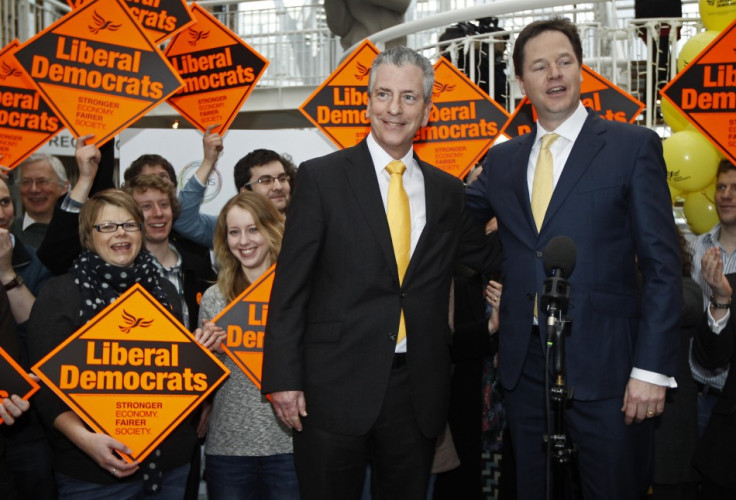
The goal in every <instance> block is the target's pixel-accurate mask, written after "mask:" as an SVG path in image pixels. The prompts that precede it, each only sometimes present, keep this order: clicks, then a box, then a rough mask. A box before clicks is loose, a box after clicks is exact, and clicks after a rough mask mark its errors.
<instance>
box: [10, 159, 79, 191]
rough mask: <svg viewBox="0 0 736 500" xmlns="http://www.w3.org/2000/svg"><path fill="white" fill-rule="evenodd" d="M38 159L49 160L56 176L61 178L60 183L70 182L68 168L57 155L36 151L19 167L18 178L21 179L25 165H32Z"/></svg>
mask: <svg viewBox="0 0 736 500" xmlns="http://www.w3.org/2000/svg"><path fill="white" fill-rule="evenodd" d="M37 161H47V162H48V163H49V165H51V168H52V169H53V171H54V173H55V174H56V177H57V178H58V179H59V184H61V185H64V184H65V183H67V182H69V179H68V178H67V176H66V169H65V168H64V164H63V163H61V160H60V159H58V158H57V157H56V156H54V155H50V154H47V153H34V154H32V155H31V156H29V157H28V158H26V159H25V160H23V163H21V164H20V165H19V166H18V169H17V170H18V179H20V176H21V175H22V173H23V166H24V165H30V164H31V163H36V162H37Z"/></svg>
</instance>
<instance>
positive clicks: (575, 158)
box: [542, 111, 605, 230]
mask: <svg viewBox="0 0 736 500" xmlns="http://www.w3.org/2000/svg"><path fill="white" fill-rule="evenodd" d="M604 132H605V127H604V126H603V119H602V118H600V117H599V116H597V115H596V114H595V113H594V112H592V111H588V118H587V119H586V120H585V124H584V125H583V128H582V130H581V131H580V134H579V135H578V137H577V139H576V140H575V144H574V145H573V147H572V151H570V156H569V157H568V159H567V163H565V168H564V169H563V170H562V175H560V179H559V180H558V181H557V186H555V190H554V192H553V193H552V199H551V200H550V202H549V207H548V208H547V213H546V214H545V216H544V222H545V223H546V222H547V221H548V220H550V219H551V217H554V214H555V212H556V211H557V210H559V209H560V207H561V206H562V204H563V203H564V202H565V200H566V199H567V197H568V196H569V195H570V192H571V191H572V189H573V187H575V184H577V182H578V181H579V180H580V177H581V176H582V175H583V174H584V173H585V171H586V170H587V169H588V167H589V166H590V165H591V163H592V162H593V158H595V156H596V154H598V151H600V149H601V148H602V147H603V145H604V144H605V141H604V140H603V138H602V136H601V134H603V133H604ZM542 230H544V224H542Z"/></svg>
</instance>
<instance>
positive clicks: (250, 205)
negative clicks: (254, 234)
mask: <svg viewBox="0 0 736 500" xmlns="http://www.w3.org/2000/svg"><path fill="white" fill-rule="evenodd" d="M234 207H238V208H242V209H243V210H247V211H248V212H250V213H251V215H252V216H253V220H254V221H255V223H256V227H257V228H258V231H259V232H260V233H261V234H262V235H263V237H264V238H265V239H266V242H268V247H269V255H268V256H269V265H271V264H273V263H274V262H276V258H277V257H278V255H279V252H280V251H281V239H282V238H283V236H284V217H283V216H282V215H281V214H280V213H279V211H278V210H276V207H274V206H273V203H271V201H270V200H269V199H268V198H266V197H265V196H263V195H261V194H259V193H255V192H253V191H243V192H242V193H238V194H237V195H236V196H234V197H232V198H230V200H228V202H227V203H226V204H225V206H224V207H222V211H220V215H219V216H218V217H217V226H215V240H214V249H215V263H216V265H217V271H218V272H217V286H218V287H219V288H220V292H222V294H223V295H224V296H225V298H226V299H227V301H228V302H232V301H233V300H235V298H236V297H237V296H238V295H240V294H241V293H242V292H243V290H245V289H246V288H248V287H249V286H250V285H251V283H250V281H249V280H248V278H247V277H246V276H245V274H244V273H243V271H242V269H241V267H240V261H239V260H238V259H237V258H236V257H235V256H234V255H233V253H232V252H231V251H230V247H229V246H228V244H227V214H228V212H230V210H231V209H232V208H234Z"/></svg>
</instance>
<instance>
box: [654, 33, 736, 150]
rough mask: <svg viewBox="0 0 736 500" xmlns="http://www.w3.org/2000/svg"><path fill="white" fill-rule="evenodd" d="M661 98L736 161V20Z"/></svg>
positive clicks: (678, 75)
mask: <svg viewBox="0 0 736 500" xmlns="http://www.w3.org/2000/svg"><path fill="white" fill-rule="evenodd" d="M662 97H663V98H664V99H667V100H668V101H669V102H670V103H672V105H673V106H674V107H675V108H676V109H677V110H678V111H679V112H681V113H683V114H684V115H685V117H686V118H687V119H688V120H689V121H690V123H692V124H693V125H694V126H695V128H697V129H698V130H699V131H700V132H702V133H703V135H705V136H706V137H707V138H708V139H710V141H711V142H712V143H713V144H715V145H716V147H718V149H720V150H721V151H722V152H723V154H724V155H725V156H726V157H728V158H729V159H730V160H731V162H733V163H736V21H734V22H732V23H731V24H730V25H729V26H728V27H727V28H726V29H724V30H723V31H721V33H720V34H719V35H718V36H717V37H716V38H715V39H714V40H713V41H712V42H711V43H710V44H709V45H708V46H707V47H706V48H705V49H703V50H702V52H700V54H698V56H697V57H695V58H694V59H693V60H692V61H690V64H688V65H687V66H686V67H685V68H684V69H683V70H682V71H680V72H679V73H678V74H677V75H676V76H675V77H674V78H673V79H672V80H671V81H670V82H669V83H668V84H667V86H665V87H664V88H663V89H662Z"/></svg>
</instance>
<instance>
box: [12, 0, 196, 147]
mask: <svg viewBox="0 0 736 500" xmlns="http://www.w3.org/2000/svg"><path fill="white" fill-rule="evenodd" d="M14 56H15V58H16V59H17V60H18V62H19V63H20V66H21V67H22V68H23V70H24V71H25V72H26V73H27V74H28V75H29V76H30V77H31V79H32V80H33V83H34V85H35V86H36V88H37V89H38V90H39V91H40V92H41V94H42V95H43V97H44V98H45V99H46V101H47V102H48V103H49V105H50V106H51V107H52V108H53V109H54V112H56V114H57V115H58V116H59V117H60V118H61V119H62V121H63V122H64V124H65V125H66V127H67V128H68V129H69V130H70V131H71V132H72V135H74V137H76V138H79V137H81V136H82V135H86V134H94V135H95V137H94V139H93V141H92V142H93V143H94V144H95V145H98V146H99V145H101V144H103V143H104V142H106V141H107V140H108V139H110V138H111V137H113V136H115V135H116V134H117V133H118V132H119V131H120V130H122V129H124V128H126V127H127V126H128V125H130V124H131V123H133V122H134V121H135V120H137V119H138V118H140V117H141V116H143V115H144V114H145V113H147V112H148V111H149V110H151V109H153V108H154V107H155V106H157V105H158V104H159V103H160V102H162V101H164V100H166V99H167V98H168V97H169V95H171V94H172V93H173V92H175V91H176V90H178V89H179V87H181V81H180V80H179V77H178V75H177V74H176V72H175V71H174V68H172V67H171V65H169V63H168V61H167V60H166V58H165V57H164V55H163V53H162V52H161V51H160V50H159V48H158V47H157V46H156V45H155V44H154V43H153V42H151V40H150V39H149V38H148V36H147V35H146V34H145V33H144V32H143V30H142V29H141V27H140V26H139V24H138V22H137V21H136V20H135V19H133V17H132V15H131V13H130V11H129V10H128V8H127V7H126V6H125V2H124V0H94V1H92V2H90V3H86V4H84V5H82V6H81V7H79V8H78V9H75V10H73V11H71V12H70V13H69V14H67V15H65V16H64V17H62V18H61V19H59V20H58V21H56V22H55V23H54V24H52V25H51V26H49V27H48V28H46V29H45V30H43V31H42V32H41V33H39V34H38V35H36V36H35V37H33V38H32V39H31V40H29V41H28V42H27V43H25V44H24V45H23V46H22V47H21V48H20V49H19V50H18V51H17V52H16V53H15V54H14Z"/></svg>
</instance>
